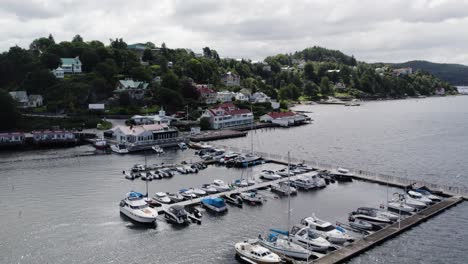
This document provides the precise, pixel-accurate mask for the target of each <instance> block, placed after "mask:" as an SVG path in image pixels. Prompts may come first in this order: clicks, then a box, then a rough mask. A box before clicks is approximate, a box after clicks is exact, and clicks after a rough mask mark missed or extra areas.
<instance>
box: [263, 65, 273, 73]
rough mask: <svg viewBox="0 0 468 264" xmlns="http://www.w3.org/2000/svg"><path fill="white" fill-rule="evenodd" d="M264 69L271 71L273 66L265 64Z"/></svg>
mask: <svg viewBox="0 0 468 264" xmlns="http://www.w3.org/2000/svg"><path fill="white" fill-rule="evenodd" d="M262 70H263V71H264V72H271V66H270V65H263V68H262Z"/></svg>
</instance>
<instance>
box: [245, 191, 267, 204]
mask: <svg viewBox="0 0 468 264" xmlns="http://www.w3.org/2000/svg"><path fill="white" fill-rule="evenodd" d="M239 197H240V198H241V199H242V200H243V201H244V202H248V203H250V204H262V203H263V197H262V196H260V195H259V194H258V193H257V192H254V191H250V192H242V193H240V194H239Z"/></svg>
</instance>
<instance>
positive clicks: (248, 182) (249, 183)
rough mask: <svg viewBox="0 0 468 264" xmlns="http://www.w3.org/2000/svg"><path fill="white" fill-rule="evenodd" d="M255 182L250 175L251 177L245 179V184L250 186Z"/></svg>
mask: <svg viewBox="0 0 468 264" xmlns="http://www.w3.org/2000/svg"><path fill="white" fill-rule="evenodd" d="M256 183H257V182H256V181H255V179H254V178H253V177H252V178H251V179H247V184H248V185H249V186H252V185H255V184H256Z"/></svg>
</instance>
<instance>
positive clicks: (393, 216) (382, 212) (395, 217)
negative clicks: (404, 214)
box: [360, 207, 400, 221]
mask: <svg viewBox="0 0 468 264" xmlns="http://www.w3.org/2000/svg"><path fill="white" fill-rule="evenodd" d="M360 208H362V209H365V210H371V211H374V212H375V213H376V214H377V215H379V216H383V217H385V218H388V219H390V220H392V221H397V220H398V219H399V218H400V217H399V216H398V215H397V214H394V213H392V212H389V211H386V210H382V209H378V208H372V207H360Z"/></svg>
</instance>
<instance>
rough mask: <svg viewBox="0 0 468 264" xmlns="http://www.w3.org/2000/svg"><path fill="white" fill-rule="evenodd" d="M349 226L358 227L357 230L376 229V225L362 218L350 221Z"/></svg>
mask: <svg viewBox="0 0 468 264" xmlns="http://www.w3.org/2000/svg"><path fill="white" fill-rule="evenodd" d="M349 226H350V227H352V228H354V229H357V230H366V231H371V230H373V229H374V225H373V224H371V223H369V222H367V221H364V220H360V219H356V220H354V221H349Z"/></svg>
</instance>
